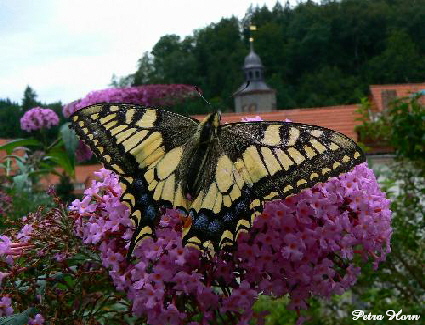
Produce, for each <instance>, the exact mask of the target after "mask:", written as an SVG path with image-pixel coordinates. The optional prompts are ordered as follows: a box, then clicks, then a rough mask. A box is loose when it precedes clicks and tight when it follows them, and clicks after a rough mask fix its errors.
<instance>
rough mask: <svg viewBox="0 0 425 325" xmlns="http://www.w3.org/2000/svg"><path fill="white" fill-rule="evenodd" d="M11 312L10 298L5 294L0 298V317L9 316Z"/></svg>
mask: <svg viewBox="0 0 425 325" xmlns="http://www.w3.org/2000/svg"><path fill="white" fill-rule="evenodd" d="M12 314H13V308H12V299H10V297H7V296H3V297H1V299H0V317H2V316H10V315H12Z"/></svg>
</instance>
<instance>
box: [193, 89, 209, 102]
mask: <svg viewBox="0 0 425 325" xmlns="http://www.w3.org/2000/svg"><path fill="white" fill-rule="evenodd" d="M194 88H195V90H196V91H197V92H198V95H199V97H201V98H202V99H203V100H204V102H205V103H207V104H208V105H210V106H211V103H210V102H209V101H207V100H206V99H205V97H204V96H203V95H202V92H201V89H200V88H199V87H198V86H195V87H194Z"/></svg>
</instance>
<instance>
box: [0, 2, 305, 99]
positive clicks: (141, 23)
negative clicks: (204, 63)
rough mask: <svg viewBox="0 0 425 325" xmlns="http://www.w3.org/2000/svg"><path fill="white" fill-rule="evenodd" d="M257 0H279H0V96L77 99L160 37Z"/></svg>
mask: <svg viewBox="0 0 425 325" xmlns="http://www.w3.org/2000/svg"><path fill="white" fill-rule="evenodd" d="M285 2H286V0H280V3H281V4H282V5H284V4H285ZM296 2H298V0H291V1H290V3H291V4H295V3H296ZM251 3H252V4H253V5H254V6H256V5H260V6H262V5H264V4H266V5H267V6H268V7H269V8H272V7H273V6H274V5H275V4H276V0H260V1H255V0H212V1H211V0H205V1H203V0H120V1H118V0H84V1H83V0H37V1H34V0H0V98H10V99H11V100H13V101H16V102H19V103H21V100H22V95H23V91H24V89H25V87H26V86H27V85H30V86H31V87H32V88H33V89H34V90H35V91H36V93H37V94H38V100H39V101H41V102H45V103H50V102H54V101H62V102H64V103H67V102H70V101H73V100H75V99H78V98H80V97H83V96H84V95H86V94H87V93H88V92H89V91H91V90H95V89H102V88H106V87H108V84H109V83H110V81H111V77H112V75H113V74H116V75H118V76H123V75H127V74H129V73H132V72H134V71H135V70H136V66H137V60H138V59H139V58H140V57H141V56H142V54H143V52H145V51H151V50H152V47H153V46H154V45H155V43H156V42H157V41H158V40H159V38H160V37H161V36H163V35H167V34H176V35H179V36H182V37H184V36H187V35H191V34H192V32H193V30H194V29H199V28H204V27H206V26H208V25H209V24H210V23H211V22H218V21H219V20H220V19H221V17H226V18H227V17H231V16H232V15H235V16H237V17H238V18H239V19H241V18H243V17H244V15H245V13H246V10H247V9H248V7H249V5H250V4H251ZM242 60H243V58H241V64H242Z"/></svg>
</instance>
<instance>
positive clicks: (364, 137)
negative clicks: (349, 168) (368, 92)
mask: <svg viewBox="0 0 425 325" xmlns="http://www.w3.org/2000/svg"><path fill="white" fill-rule="evenodd" d="M356 112H357V113H358V114H360V116H361V117H359V118H357V119H356V120H357V121H361V122H362V124H360V125H356V127H355V130H356V132H357V133H358V135H359V144H360V145H361V146H362V147H363V149H365V150H366V151H369V149H370V147H368V145H378V144H380V145H384V146H388V145H389V138H390V131H391V127H390V125H389V124H388V123H387V121H386V120H385V118H384V117H383V115H382V114H383V113H377V112H373V111H372V107H371V103H370V101H369V99H368V98H367V97H363V98H362V99H361V103H360V105H359V107H358V109H357V110H356Z"/></svg>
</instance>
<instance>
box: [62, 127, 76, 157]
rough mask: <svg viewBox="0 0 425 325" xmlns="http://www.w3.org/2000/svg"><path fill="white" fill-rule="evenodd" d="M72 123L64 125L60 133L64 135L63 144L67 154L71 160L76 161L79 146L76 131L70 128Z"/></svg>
mask: <svg viewBox="0 0 425 325" xmlns="http://www.w3.org/2000/svg"><path fill="white" fill-rule="evenodd" d="M69 125H70V123H66V124H64V125H62V127H61V129H60V132H61V135H62V139H63V143H64V145H65V149H66V152H67V153H68V155H69V157H70V159H71V160H72V161H74V157H75V150H76V149H77V146H78V138H77V135H76V134H75V131H74V130H72V129H70V128H69Z"/></svg>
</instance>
